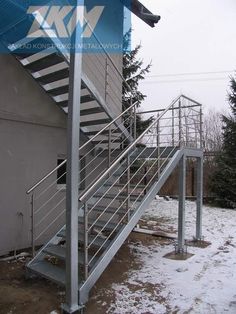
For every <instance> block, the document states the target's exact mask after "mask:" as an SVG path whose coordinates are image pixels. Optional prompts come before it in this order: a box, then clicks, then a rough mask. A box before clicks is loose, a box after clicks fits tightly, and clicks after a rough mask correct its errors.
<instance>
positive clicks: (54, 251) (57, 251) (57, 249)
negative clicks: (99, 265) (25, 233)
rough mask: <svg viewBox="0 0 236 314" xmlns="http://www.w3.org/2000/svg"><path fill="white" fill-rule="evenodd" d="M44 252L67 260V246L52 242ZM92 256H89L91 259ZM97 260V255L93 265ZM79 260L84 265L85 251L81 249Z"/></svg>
mask: <svg viewBox="0 0 236 314" xmlns="http://www.w3.org/2000/svg"><path fill="white" fill-rule="evenodd" d="M43 252H44V253H46V254H49V255H52V256H56V257H58V258H60V259H62V260H65V258H66V247H63V246H61V245H56V244H50V245H48V246H47V247H46V248H45V249H44V250H43ZM91 258H92V257H91V256H89V260H91ZM97 260H98V258H96V257H95V258H94V259H93V261H92V263H91V264H92V265H91V266H93V265H94V264H95V263H96V261H97ZM78 262H79V264H80V265H84V253H83V252H81V251H78Z"/></svg>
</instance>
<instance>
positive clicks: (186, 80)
mask: <svg viewBox="0 0 236 314" xmlns="http://www.w3.org/2000/svg"><path fill="white" fill-rule="evenodd" d="M227 79H228V78H227V77H218V78H200V79H197V78H196V79H179V80H155V81H143V82H141V84H157V83H181V82H187V83H188V82H208V81H225V80H227Z"/></svg>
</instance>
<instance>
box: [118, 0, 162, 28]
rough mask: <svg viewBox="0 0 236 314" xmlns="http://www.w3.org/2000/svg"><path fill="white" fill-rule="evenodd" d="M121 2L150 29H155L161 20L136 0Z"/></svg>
mask: <svg viewBox="0 0 236 314" xmlns="http://www.w3.org/2000/svg"><path fill="white" fill-rule="evenodd" d="M122 2H123V3H124V5H125V6H126V7H127V8H128V9H129V10H131V12H133V13H134V14H135V15H136V16H137V17H139V18H140V19H141V20H143V21H144V22H145V23H146V24H148V25H149V26H151V27H155V25H156V24H157V23H158V22H159V21H160V19H161V17H160V16H159V15H154V14H153V13H152V12H151V11H149V10H148V9H147V8H146V7H145V6H144V5H143V4H142V3H141V2H139V1H138V0H128V1H127V0H124V1H122Z"/></svg>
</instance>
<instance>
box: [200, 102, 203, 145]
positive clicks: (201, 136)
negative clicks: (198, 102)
mask: <svg viewBox="0 0 236 314" xmlns="http://www.w3.org/2000/svg"><path fill="white" fill-rule="evenodd" d="M202 115H203V113H202V106H201V107H200V148H203V127H202V126H203V119H202Z"/></svg>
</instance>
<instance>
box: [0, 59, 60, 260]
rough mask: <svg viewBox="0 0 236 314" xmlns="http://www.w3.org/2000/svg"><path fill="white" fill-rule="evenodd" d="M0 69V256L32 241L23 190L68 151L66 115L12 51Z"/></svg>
mask: <svg viewBox="0 0 236 314" xmlns="http://www.w3.org/2000/svg"><path fill="white" fill-rule="evenodd" d="M0 71H1V72H0V143H1V145H0V159H1V163H0V174H1V180H0V217H1V219H0V255H1V254H4V253H6V252H8V251H10V250H14V249H20V248H25V247H27V246H29V244H30V204H29V198H28V196H26V194H25V192H26V190H27V189H28V188H29V187H30V186H31V185H32V184H33V183H34V182H36V181H37V180H38V179H39V178H40V177H42V176H43V175H44V174H46V173H47V172H48V171H49V170H51V169H53V168H54V167H55V166H56V164H57V158H58V156H60V155H62V156H63V155H64V156H65V155H66V115H65V114H64V113H63V111H62V110H61V109H60V108H58V107H57V106H56V105H55V103H54V102H53V101H52V100H51V99H50V98H49V97H48V96H47V95H46V93H45V92H44V91H43V90H42V89H41V88H40V87H39V85H38V84H37V83H36V82H34V80H33V79H32V78H31V77H30V75H29V74H28V73H27V72H26V71H25V70H24V69H23V68H22V67H21V65H20V64H19V62H17V61H16V60H15V59H14V58H13V57H12V56H9V55H0ZM55 227H56V226H55Z"/></svg>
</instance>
